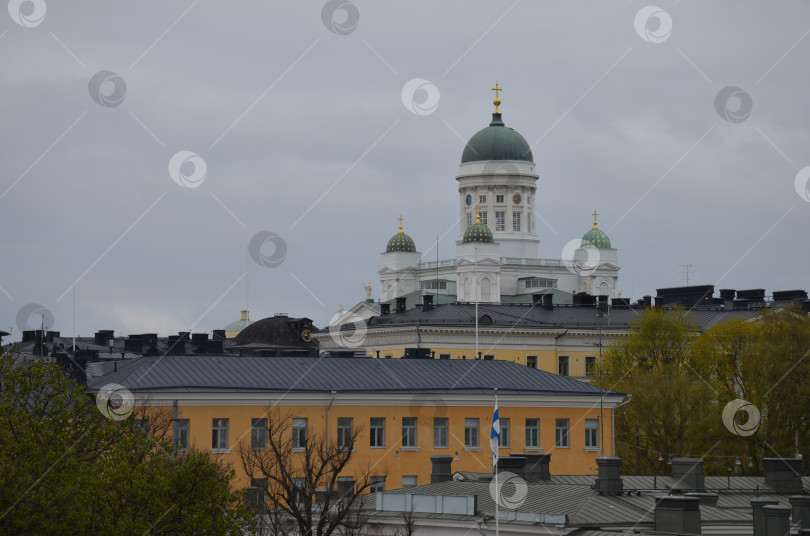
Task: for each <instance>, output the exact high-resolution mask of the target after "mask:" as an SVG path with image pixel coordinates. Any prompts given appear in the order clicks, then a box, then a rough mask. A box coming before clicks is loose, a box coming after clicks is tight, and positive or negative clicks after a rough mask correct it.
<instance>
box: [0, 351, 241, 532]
mask: <svg viewBox="0 0 810 536" xmlns="http://www.w3.org/2000/svg"><path fill="white" fill-rule="evenodd" d="M153 413H155V412H153ZM141 416H143V415H141ZM148 416H149V415H147V417H148ZM152 417H154V419H153V421H152V422H153V423H155V422H161V419H160V418H159V417H160V416H159V415H157V414H153V415H152ZM162 422H164V423H165V422H167V419H166V418H165V415H163V419H162ZM168 422H169V423H171V421H170V417H169V419H168ZM164 432H165V430H164ZM232 477H233V472H232V471H229V470H226V469H225V468H224V467H222V466H221V465H220V464H219V463H218V462H215V461H213V460H211V459H209V458H208V457H207V455H205V454H202V453H199V452H188V453H184V454H183V455H182V456H178V457H177V458H173V457H172V455H171V446H170V445H169V443H168V442H165V441H162V440H161V439H159V438H158V437H157V436H155V435H153V434H150V433H148V432H147V431H145V430H144V429H143V428H142V427H141V426H139V425H138V424H136V423H135V419H134V417H133V416H130V417H129V418H128V419H126V420H122V421H114V420H110V419H107V418H105V417H104V416H102V414H101V413H100V412H99V411H98V409H97V408H96V407H95V401H94V399H92V398H90V397H88V396H87V395H86V394H84V392H83V389H82V388H81V387H79V386H77V385H76V384H74V383H73V382H71V381H70V380H69V379H68V378H66V377H65V375H64V373H63V371H62V369H61V368H60V367H58V366H57V365H56V364H55V363H52V362H47V361H41V360H23V359H22V358H15V357H11V356H8V355H6V356H2V357H0V532H1V533H4V534H146V533H149V534H241V533H242V531H243V530H244V529H250V523H249V517H247V515H246V514H247V511H246V510H245V509H244V507H243V506H242V504H241V496H240V494H238V493H234V492H233V491H231V489H230V481H231V479H232Z"/></svg>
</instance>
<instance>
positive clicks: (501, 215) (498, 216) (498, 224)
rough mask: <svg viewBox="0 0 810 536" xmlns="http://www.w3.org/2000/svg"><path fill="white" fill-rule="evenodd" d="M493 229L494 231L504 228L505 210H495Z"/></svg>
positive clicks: (503, 229)
mask: <svg viewBox="0 0 810 536" xmlns="http://www.w3.org/2000/svg"><path fill="white" fill-rule="evenodd" d="M500 197H503V196H500ZM495 230H496V231H505V230H506V212H504V211H503V210H496V211H495Z"/></svg>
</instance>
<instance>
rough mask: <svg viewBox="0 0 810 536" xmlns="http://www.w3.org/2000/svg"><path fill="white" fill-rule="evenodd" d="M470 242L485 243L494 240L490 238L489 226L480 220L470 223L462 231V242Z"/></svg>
mask: <svg viewBox="0 0 810 536" xmlns="http://www.w3.org/2000/svg"><path fill="white" fill-rule="evenodd" d="M470 242H483V243H485V244H491V243H492V242H494V240H492V231H490V230H489V227H487V226H486V225H484V224H483V223H481V222H480V221H479V222H478V223H475V224H473V225H470V227H469V228H468V229H467V231H466V232H465V233H464V240H463V243H464V244H469V243H470Z"/></svg>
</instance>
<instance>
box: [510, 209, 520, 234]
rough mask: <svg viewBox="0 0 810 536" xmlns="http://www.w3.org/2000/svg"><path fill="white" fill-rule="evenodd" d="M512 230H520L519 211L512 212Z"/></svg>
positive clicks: (517, 231)
mask: <svg viewBox="0 0 810 536" xmlns="http://www.w3.org/2000/svg"><path fill="white" fill-rule="evenodd" d="M512 231H513V232H515V233H519V232H520V212H513V213H512Z"/></svg>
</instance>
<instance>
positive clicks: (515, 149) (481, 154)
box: [461, 113, 533, 164]
mask: <svg viewBox="0 0 810 536" xmlns="http://www.w3.org/2000/svg"><path fill="white" fill-rule="evenodd" d="M485 160H520V161H524V162H532V161H533V160H532V149H531V147H529V144H528V143H526V140H525V139H523V136H521V135H520V134H518V133H517V132H516V131H515V130H513V129H511V128H509V127H507V126H506V125H504V123H503V120H502V119H501V114H500V113H494V114H492V122H491V123H490V124H489V126H488V127H487V128H485V129H483V130H479V131H478V132H476V133H475V134H474V135H473V137H472V138H470V141H468V142H467V145H466V146H465V147H464V152H463V153H462V154H461V163H462V164H464V163H466V162H480V161H485Z"/></svg>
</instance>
